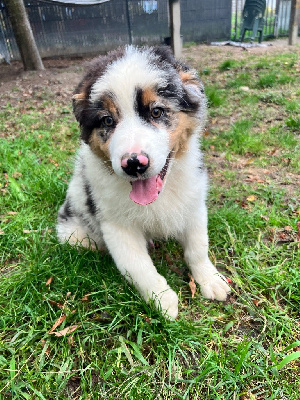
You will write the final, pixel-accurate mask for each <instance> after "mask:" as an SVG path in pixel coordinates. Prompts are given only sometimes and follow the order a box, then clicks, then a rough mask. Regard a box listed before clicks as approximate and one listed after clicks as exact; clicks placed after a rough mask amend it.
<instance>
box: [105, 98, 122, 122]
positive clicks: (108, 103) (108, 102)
mask: <svg viewBox="0 0 300 400" xmlns="http://www.w3.org/2000/svg"><path fill="white" fill-rule="evenodd" d="M102 102H103V107H104V109H105V110H107V111H108V112H109V114H110V115H111V116H112V117H113V118H115V119H116V117H117V116H119V110H118V108H117V106H116V104H115V103H114V102H113V100H112V99H111V98H110V97H109V96H105V97H103V98H102Z"/></svg>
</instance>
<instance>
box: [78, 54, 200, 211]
mask: <svg viewBox="0 0 300 400" xmlns="http://www.w3.org/2000/svg"><path fill="white" fill-rule="evenodd" d="M73 101H74V103H73V105H74V113H75V116H76V118H77V120H78V121H79V123H80V126H81V138H82V139H83V140H84V141H85V142H86V143H87V144H88V145H89V146H90V147H91V149H92V151H93V152H94V153H95V154H96V155H97V156H98V157H100V158H101V159H103V160H104V161H106V162H108V163H110V166H111V167H112V169H113V171H114V173H116V174H117V175H119V176H121V177H123V178H124V179H127V180H128V181H129V182H130V183H131V184H132V191H131V193H130V198H131V199H132V200H133V201H134V202H136V203H138V204H142V205H146V204H149V203H152V202H153V201H154V200H156V198H157V197H158V194H159V193H160V192H161V190H162V189H163V185H164V181H165V179H166V175H167V173H168V171H169V169H170V168H171V165H172V162H173V161H174V159H176V158H179V157H181V156H182V155H183V154H184V152H186V151H187V149H188V143H189V139H190V137H191V136H192V135H193V134H194V133H198V132H199V130H201V128H202V126H203V124H204V121H205V115H206V101H205V95H204V91H203V87H202V84H201V82H200V81H199V79H198V76H197V74H196V72H195V71H194V70H191V69H189V68H188V67H187V66H185V65H184V64H182V63H180V62H178V61H177V60H176V59H175V58H174V57H173V55H172V54H171V52H170V50H169V49H168V48H167V47H153V48H142V49H138V48H135V47H132V46H128V47H126V48H124V49H119V50H117V51H113V52H111V53H109V54H108V55H107V56H102V57H99V58H97V59H95V60H94V61H92V63H91V64H90V67H89V69H88V72H87V74H86V75H85V77H84V78H83V80H82V81H81V83H80V84H79V85H78V87H77V89H76V92H75V95H74V96H73Z"/></svg>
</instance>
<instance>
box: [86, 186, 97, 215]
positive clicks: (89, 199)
mask: <svg viewBox="0 0 300 400" xmlns="http://www.w3.org/2000/svg"><path fill="white" fill-rule="evenodd" d="M84 190H85V194H86V202H85V204H86V206H87V208H88V210H89V212H90V214H92V215H95V214H96V211H97V207H96V204H95V202H94V199H93V195H92V190H91V187H90V185H89V184H88V183H85V185H84Z"/></svg>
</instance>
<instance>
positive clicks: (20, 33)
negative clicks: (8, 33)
mask: <svg viewBox="0 0 300 400" xmlns="http://www.w3.org/2000/svg"><path fill="white" fill-rule="evenodd" d="M4 5H5V6H6V8H7V11H8V16H9V19H10V22H11V25H12V28H13V31H14V35H15V39H16V42H17V45H18V48H19V51H20V55H21V59H22V61H23V65H24V69H25V70H36V71H39V70H43V69H44V65H43V62H42V59H41V57H40V54H39V51H38V48H37V45H36V43H35V39H34V36H33V33H32V30H31V26H30V22H29V20H28V16H27V12H26V9H25V5H24V2H23V0H5V1H4Z"/></svg>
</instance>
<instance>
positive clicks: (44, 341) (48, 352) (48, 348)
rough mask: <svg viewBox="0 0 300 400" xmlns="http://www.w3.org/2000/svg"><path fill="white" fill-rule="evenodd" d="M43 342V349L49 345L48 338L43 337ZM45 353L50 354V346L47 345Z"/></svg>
mask: <svg viewBox="0 0 300 400" xmlns="http://www.w3.org/2000/svg"><path fill="white" fill-rule="evenodd" d="M41 342H42V343H43V349H44V348H45V347H46V346H47V343H46V340H45V339H42V340H41ZM45 353H46V355H47V356H49V354H50V353H51V348H50V346H47V348H46V350H45Z"/></svg>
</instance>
